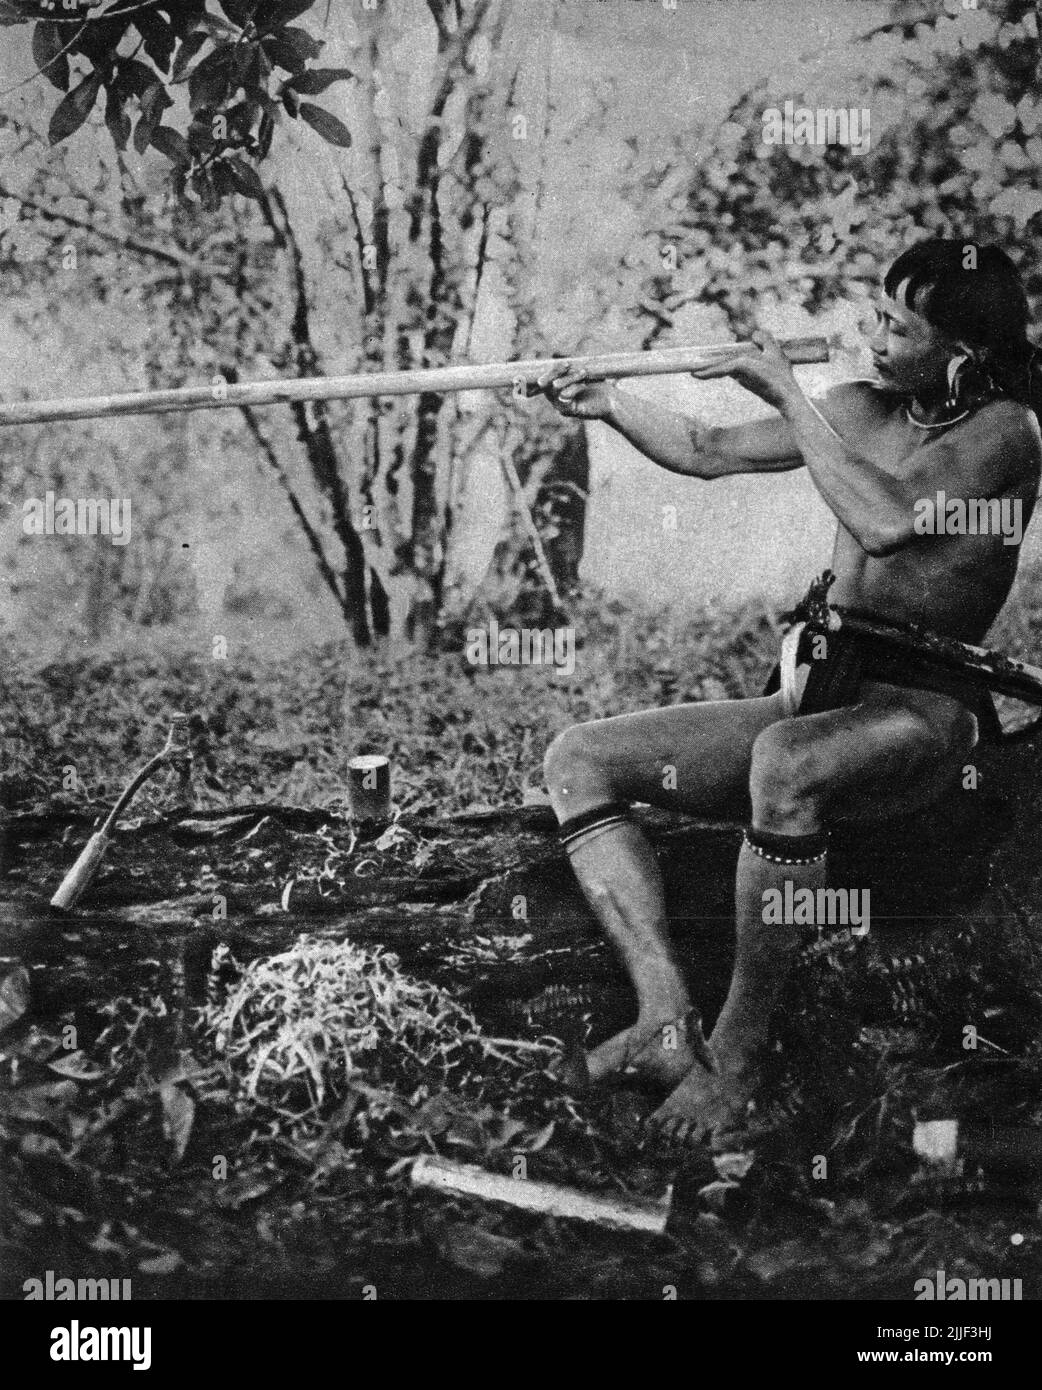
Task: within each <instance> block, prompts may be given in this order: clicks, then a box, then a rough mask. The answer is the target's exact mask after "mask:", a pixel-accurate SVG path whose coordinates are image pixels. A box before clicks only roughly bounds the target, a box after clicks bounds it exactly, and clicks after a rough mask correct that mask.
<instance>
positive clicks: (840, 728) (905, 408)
mask: <svg viewBox="0 0 1042 1390" xmlns="http://www.w3.org/2000/svg"><path fill="white" fill-rule="evenodd" d="M1027 325H1028V306H1027V300H1026V296H1025V294H1024V291H1023V288H1022V286H1021V284H1020V280H1019V277H1018V275H1017V272H1016V270H1015V268H1014V266H1013V263H1012V262H1011V261H1010V260H1009V258H1008V257H1007V256H1006V255H1005V254H1004V253H1002V252H1001V251H999V250H997V249H996V248H990V247H977V246H972V245H970V244H968V243H962V242H945V241H934V242H924V243H920V244H918V245H915V246H913V247H911V248H910V249H909V250H908V251H906V252H904V253H903V254H902V255H901V256H900V257H899V258H898V260H897V261H896V262H895V263H894V265H893V266H892V267H891V268H890V270H889V271H888V272H887V275H886V277H885V279H884V285H883V294H882V297H881V300H880V304H879V309H878V328H877V331H876V332H875V334H874V336H873V338H872V342H871V347H872V353H873V358H874V363H875V366H876V369H877V377H878V379H876V380H871V381H852V382H848V383H845V384H844V385H841V386H838V387H836V388H834V389H832V390H830V391H829V392H828V393H827V394H826V395H825V396H824V397H823V398H822V399H821V400H820V401H817V402H812V401H811V400H809V399H808V398H807V396H806V395H805V394H804V392H803V391H802V390H801V388H800V386H799V384H798V383H797V381H796V379H795V377H794V375H793V372H792V369H791V367H790V366H789V364H788V362H787V361H786V359H785V357H784V356H783V354H782V352H781V350H780V349H779V347H778V345H777V344H776V343H775V342H774V340H773V339H771V338H770V337H768V336H767V335H759V337H758V339H757V341H758V343H759V345H760V347H761V349H762V350H761V352H760V353H759V354H758V355H753V356H741V357H739V356H735V357H732V358H729V359H726V360H723V361H718V362H717V363H715V364H714V365H712V366H710V367H706V368H705V369H703V370H702V371H699V372H696V373H694V374H693V375H694V376H695V377H696V378H697V379H701V380H709V379H711V378H714V377H721V376H730V377H732V378H733V379H734V380H735V381H737V382H739V383H740V384H741V385H742V386H744V387H745V388H746V389H747V390H749V391H751V392H752V393H753V394H754V395H756V396H759V397H760V399H761V400H763V401H764V402H766V404H767V405H769V406H771V407H772V409H773V412H774V413H773V414H772V415H771V416H769V417H766V418H763V419H761V420H757V421H755V422H752V423H749V424H743V425H734V426H730V427H718V428H713V427H711V426H708V425H706V424H704V423H703V422H702V421H700V420H698V419H693V418H690V417H688V416H685V415H680V414H677V413H675V412H673V411H670V410H667V409H665V408H663V407H662V406H659V405H655V404H653V403H651V402H649V401H647V400H642V399H641V398H640V397H638V396H635V395H632V394H629V393H627V392H625V391H624V390H621V389H619V388H618V387H616V386H615V385H613V384H610V383H593V382H586V381H584V379H583V373H582V371H581V370H578V369H570V368H568V367H567V364H562V366H561V367H560V368H555V369H554V371H553V372H552V373H548V374H547V375H546V376H545V377H544V378H543V379H542V380H541V381H540V383H539V385H540V387H541V388H542V390H543V391H544V393H545V394H546V395H547V397H548V398H549V399H550V400H551V401H552V402H553V404H554V405H555V406H556V408H557V409H558V410H559V411H561V412H562V413H563V414H565V415H569V416H575V417H579V418H582V419H593V420H603V421H605V422H606V423H608V424H610V425H611V426H613V428H615V429H616V430H618V431H619V433H620V434H622V435H623V436H624V437H625V438H626V439H628V440H629V441H630V442H631V443H632V444H634V445H635V446H636V447H637V448H638V449H639V450H640V451H641V452H642V453H643V454H645V455H647V457H648V458H650V459H652V460H653V461H654V462H656V463H658V464H661V466H662V467H663V468H667V469H669V470H670V471H671V472H674V473H682V474H687V475H688V476H690V477H692V478H697V479H699V480H706V481H708V480H711V479H713V478H722V477H728V476H730V475H731V474H735V473H776V472H782V471H784V470H787V469H794V468H806V469H807V471H808V473H809V474H810V477H811V479H812V481H813V483H814V485H815V486H816V488H817V490H818V492H819V493H820V494H821V496H822V498H823V499H824V501H825V503H826V504H827V506H828V507H829V509H830V510H831V511H832V513H833V514H834V515H835V517H836V520H837V522H838V526H837V529H836V540H835V547H834V550H833V554H832V562H831V566H832V569H833V570H834V571H835V575H836V582H835V587H834V590H833V592H832V593H831V594H830V596H829V597H830V600H831V601H833V602H835V603H837V604H839V605H846V606H847V607H850V608H856V609H859V610H867V611H869V612H871V613H873V614H876V615H878V616H880V617H882V618H885V619H887V620H891V621H898V622H906V623H915V624H921V625H922V626H924V627H927V628H930V629H932V630H934V631H936V632H939V633H944V634H947V635H949V636H952V637H957V638H960V639H962V640H964V641H968V642H979V641H980V639H981V638H982V637H983V636H984V634H985V633H986V632H987V629H988V628H989V627H990V625H991V623H992V622H993V621H994V619H995V617H996V615H997V614H998V612H999V610H1000V609H1001V607H1002V605H1003V603H1004V602H1005V599H1006V597H1007V595H1008V593H1009V591H1010V588H1011V586H1012V583H1013V579H1014V576H1015V574H1016V569H1017V563H1018V551H1019V540H1020V535H1019V534H1018V535H1016V536H1010V535H1008V534H1007V535H1003V534H1001V532H999V531H998V530H995V531H994V532H993V533H991V534H949V535H944V534H940V535H939V534H921V532H922V530H923V527H922V526H921V525H920V526H917V517H921V516H922V515H923V514H924V508H923V502H924V499H934V498H935V497H936V495H937V493H938V492H943V493H945V494H946V497H947V498H949V499H952V498H954V499H964V500H969V499H1003V500H1005V501H1006V502H1007V504H1008V506H1007V512H1006V515H1010V514H1017V508H1016V505H1015V504H1018V503H1019V515H1020V517H1021V519H1022V523H1023V526H1025V527H1026V525H1027V522H1028V519H1029V518H1030V515H1031V511H1032V508H1033V506H1034V503H1035V498H1036V494H1037V491H1038V485H1039V474H1040V463H1042V440H1040V434H1039V425H1038V420H1037V418H1036V414H1035V411H1034V409H1033V406H1035V405H1037V404H1038V379H1039V377H1038V372H1037V369H1036V366H1035V363H1036V362H1037V360H1038V359H1037V357H1036V356H1035V355H1034V354H1033V349H1032V347H1031V344H1030V343H1029V340H1028V337H1027ZM917 503H919V506H918V508H917V505H916V504H917ZM1011 508H1012V512H1011V510H1010V509H1011ZM996 511H997V509H993V510H992V512H991V515H994V514H995V512H996ZM1011 541H1015V542H1016V543H1011ZM826 664H827V663H826ZM897 665H898V666H899V665H900V663H899V662H898V663H897ZM913 666H914V663H913ZM858 669H859V676H858V678H857V679H856V681H855V684H854V687H853V689H850V690H848V691H847V692H846V693H845V695H844V694H843V693H842V692H841V693H840V695H838V696H835V692H834V698H833V700H831V701H830V700H825V701H824V702H821V701H819V703H818V704H817V705H813V704H812V706H811V709H812V710H813V711H814V712H808V709H807V702H806V700H805V699H804V700H802V701H800V703H798V704H797V706H796V708H795V711H794V710H793V707H792V704H791V692H790V693H789V703H788V704H787V703H786V698H785V695H784V694H783V693H781V692H779V693H777V694H771V695H765V696H762V697H760V698H753V699H745V700H724V701H719V702H713V703H705V704H691V705H679V706H674V707H672V708H669V709H660V710H649V711H647V712H644V713H639V714H627V715H622V716H620V717H618V718H614V719H605V720H598V721H596V722H593V723H588V724H580V725H576V726H575V727H573V728H571V729H568V730H566V731H565V732H564V733H563V734H562V735H560V736H559V737H558V738H556V739H555V740H554V742H553V743H552V745H551V746H550V749H549V751H548V753H547V755H546V763H545V768H546V778H547V785H548V787H549V790H550V795H551V798H552V801H553V805H554V809H555V811H556V813H557V816H558V819H559V821H560V822H561V838H562V841H563V842H564V844H565V846H566V848H567V850H568V852H569V854H570V855H571V859H572V864H573V865H574V868H575V872H576V874H577V875H578V878H579V882H580V884H581V885H582V888H583V891H584V893H585V895H586V897H587V899H588V901H589V902H590V904H591V906H592V908H593V910H594V912H595V913H596V915H597V917H598V919H599V921H600V923H601V925H602V927H603V930H604V931H605V933H606V935H607V936H608V938H609V939H610V940H611V941H612V942H613V944H614V945H615V947H616V948H617V950H618V951H619V953H620V956H621V958H622V961H623V963H624V965H625V967H626V970H627V972H628V974H629V976H630V978H631V980H632V982H633V985H634V988H635V991H636V999H637V1019H636V1022H635V1023H634V1024H633V1026H632V1027H631V1028H629V1029H627V1030H626V1031H625V1032H623V1033H621V1034H619V1035H618V1036H617V1037H614V1038H611V1039H610V1040H609V1041H607V1042H605V1043H603V1044H602V1045H601V1046H600V1047H598V1048H596V1049H595V1050H594V1051H593V1052H592V1053H591V1054H590V1056H589V1058H588V1065H589V1072H590V1077H591V1079H592V1080H593V1081H597V1080H599V1079H603V1078H605V1077H608V1076H610V1075H612V1074H615V1073H618V1072H620V1071H627V1072H630V1073H633V1072H636V1073H638V1074H639V1076H640V1077H642V1078H643V1079H646V1080H648V1081H650V1082H654V1083H657V1084H659V1085H661V1086H663V1087H665V1088H668V1089H669V1094H668V1098H667V1099H666V1100H665V1102H664V1103H663V1104H662V1105H661V1106H660V1108H659V1109H658V1110H657V1111H656V1112H655V1114H654V1116H653V1117H652V1118H653V1121H654V1122H655V1124H656V1125H657V1126H658V1127H660V1129H661V1130H662V1131H663V1132H664V1133H666V1134H667V1135H671V1136H673V1137H674V1138H678V1137H679V1138H685V1139H686V1138H688V1137H692V1136H699V1135H702V1134H706V1133H710V1132H712V1131H714V1130H718V1129H721V1128H722V1129H724V1130H726V1129H729V1128H731V1127H732V1126H733V1125H735V1124H740V1122H741V1120H742V1118H743V1116H744V1115H745V1114H746V1113H747V1102H748V1100H749V1098H750V1096H751V1092H752V1089H753V1084H754V1080H755V1061H756V1057H757V1053H758V1052H759V1050H760V1048H761V1046H762V1044H763V1043H764V1041H765V1040H766V1037H767V1029H768V1024H769V1022H770V1018H771V1013H772V1010H773V1007H774V1005H775V1002H776V1000H777V998H778V995H779V991H780V989H781V986H782V984H783V982H784V981H785V978H786V976H787V974H788V972H789V969H790V967H791V965H792V962H793V960H794V957H795V954H796V951H797V948H798V945H799V941H800V933H799V929H798V927H795V926H779V925H774V924H771V925H766V924H765V922H764V912H763V905H764V902H765V893H766V892H767V890H771V889H774V890H782V891H784V886H785V882H786V880H789V881H791V882H792V884H793V887H794V889H798V888H803V887H809V888H812V889H816V888H818V887H822V886H824V885H825V883H826V875H827V832H828V827H829V825H830V823H832V822H834V821H835V820H837V819H839V818H843V819H851V818H858V817H864V818H872V819H875V818H879V817H881V816H886V815H888V814H891V813H894V812H897V811H901V812H907V811H908V810H910V809H914V808H917V807H921V806H924V805H926V804H928V803H930V802H931V801H933V800H935V799H936V798H937V797H939V796H941V795H942V794H943V793H944V792H945V791H946V790H947V789H949V788H950V787H952V786H953V785H954V783H955V782H956V780H957V778H958V776H959V775H960V773H961V769H962V768H963V766H964V764H965V762H966V760H967V755H968V754H969V753H970V750H971V749H972V748H973V747H974V746H975V744H976V742H977V740H978V738H979V737H980V734H981V729H980V721H979V719H978V715H979V714H980V713H981V707H980V703H979V701H978V702H976V704H975V702H974V698H973V697H972V695H970V694H968V693H966V691H964V690H960V689H959V688H958V685H957V683H955V684H949V685H947V686H946V685H945V683H944V682H943V681H940V682H939V681H936V680H934V681H931V680H930V679H929V677H928V676H924V675H922V674H921V673H917V672H916V671H915V670H914V669H912V670H903V671H900V670H898V669H897V666H895V664H894V663H893V662H890V663H889V665H888V664H887V663H886V662H885V661H882V662H878V661H877V662H876V663H875V664H874V665H873V662H872V661H871V660H865V661H863V663H862V666H861V667H860V668H858ZM826 684H827V682H826ZM985 698H987V697H985ZM989 710H990V705H989ZM666 766H672V767H675V768H676V778H675V781H676V791H664V790H663V785H662V784H663V775H662V769H663V768H664V767H666ZM632 802H647V803H651V804H653V805H658V806H666V807H672V808H676V809H678V810H684V811H688V812H691V813H695V814H698V815H701V816H713V815H720V814H728V813H730V814H734V813H735V811H736V809H737V810H738V812H739V814H742V815H743V816H744V817H746V818H748V823H749V828H748V830H747V832H746V836H745V840H744V843H743V845H742V849H741V851H740V854H739V859H738V869H737V882H736V888H735V902H736V917H737V943H736V961H735V967H734V974H733V978H732V981H731V986H730V991H729V993H728V996H727V1000H726V1002H725V1004H724V1006H723V1009H722V1011H721V1013H720V1016H719V1018H718V1019H717V1022H716V1026H715V1028H714V1030H713V1033H712V1036H711V1037H710V1038H709V1040H708V1044H707V1043H706V1040H705V1039H704V1038H703V1036H702V1033H701V1028H700V1025H699V1023H698V1015H697V1011H695V1010H693V1009H692V1001H691V999H690V997H689V995H688V990H687V986H686V984H685V981H684V977H683V975H682V972H681V970H680V968H679V966H678V964H677V961H676V959H675V957H674V954H673V952H672V950H671V947H670V942H669V939H668V933H667V926H666V915H665V906H664V898H663V885H662V880H661V876H660V873H659V869H658V866H657V863H656V859H655V856H654V853H653V852H652V849H651V847H650V846H649V844H648V842H647V840H646V839H645V838H644V836H643V834H642V833H641V831H640V830H639V829H638V828H637V826H636V825H635V824H634V823H633V822H632V820H631V819H630V818H629V814H628V812H629V805H630V803H632ZM775 900H777V899H775ZM667 1038H668V1041H667Z"/></svg>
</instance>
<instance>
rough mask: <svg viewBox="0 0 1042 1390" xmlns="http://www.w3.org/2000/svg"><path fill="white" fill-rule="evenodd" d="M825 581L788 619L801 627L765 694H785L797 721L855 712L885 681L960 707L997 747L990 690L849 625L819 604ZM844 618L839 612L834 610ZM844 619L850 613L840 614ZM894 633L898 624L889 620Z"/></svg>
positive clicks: (787, 643)
mask: <svg viewBox="0 0 1042 1390" xmlns="http://www.w3.org/2000/svg"><path fill="white" fill-rule="evenodd" d="M823 583H824V579H823V580H819V581H816V582H815V585H812V587H811V592H810V594H809V595H808V597H807V598H806V599H804V600H803V601H802V603H801V605H799V606H798V607H797V608H796V609H794V610H793V611H792V613H790V614H786V615H785V617H787V618H789V619H792V620H793V621H794V625H793V626H792V627H790V629H789V631H788V632H787V633H786V636H785V638H784V640H783V642H782V653H781V660H780V661H779V663H778V664H777V665H776V666H775V668H774V670H773V671H772V672H771V675H770V678H769V679H768V682H767V685H766V687H765V689H764V694H765V695H772V694H774V693H775V692H776V691H778V690H781V691H782V693H783V694H784V696H785V704H786V713H787V714H789V715H797V714H799V715H803V714H822V713H824V712H825V711H827V710H833V709H841V708H842V707H843V706H845V705H853V704H856V703H857V702H858V700H859V699H860V697H861V691H862V687H863V686H864V685H865V683H866V682H871V681H880V682H882V683H884V684H886V685H893V686H898V687H901V688H904V689H907V690H932V691H936V692H937V693H939V694H941V695H948V696H950V697H951V698H952V699H955V700H958V701H959V702H960V704H962V705H964V706H965V708H966V709H968V710H969V711H970V713H971V714H973V715H974V716H975V717H976V720H977V728H978V737H979V738H980V740H981V741H982V742H988V743H991V742H997V741H998V739H999V738H1000V737H1001V724H1000V723H999V717H998V714H997V712H996V709H995V702H994V700H993V699H992V695H991V692H990V690H988V689H987V688H986V687H985V686H983V685H982V684H981V680H980V678H979V675H978V676H977V677H976V678H974V677H973V676H972V675H970V674H968V673H965V672H962V671H959V670H957V669H950V668H947V667H944V666H940V665H937V664H936V663H935V662H933V661H931V660H929V659H928V657H927V656H926V655H919V654H917V653H916V652H915V651H909V650H908V649H907V648H903V647H897V646H895V645H894V644H893V643H892V642H888V641H887V640H886V638H885V637H880V636H876V635H874V634H871V633H866V632H860V631H856V630H853V629H852V628H851V627H848V626H844V625H843V623H842V618H841V617H832V618H830V617H829V612H830V610H828V609H827V608H825V607H823V605H822V604H821V603H820V602H819V601H818V600H819V599H820V598H821V597H822V596H823V594H824V592H826V591H827V587H828V586H827V584H825V586H824V589H822V587H821V586H822V584H823ZM831 611H832V612H836V610H831ZM839 613H842V610H839ZM888 624H889V626H891V627H894V628H897V627H899V625H898V624H895V623H893V621H892V620H888Z"/></svg>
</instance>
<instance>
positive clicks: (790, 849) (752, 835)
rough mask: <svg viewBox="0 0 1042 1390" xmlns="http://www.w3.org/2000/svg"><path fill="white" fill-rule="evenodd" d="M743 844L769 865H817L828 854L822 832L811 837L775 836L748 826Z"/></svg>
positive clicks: (826, 838)
mask: <svg viewBox="0 0 1042 1390" xmlns="http://www.w3.org/2000/svg"><path fill="white" fill-rule="evenodd" d="M744 843H745V844H746V845H748V847H749V848H750V849H751V850H752V852H753V854H758V855H759V856H760V858H761V859H766V860H767V862H768V863H770V864H819V863H820V862H821V861H822V860H823V859H824V858H825V856H826V854H827V853H828V847H829V837H828V834H827V833H826V832H825V831H824V830H822V831H818V832H817V833H815V834H813V835H776V834H774V832H773V831H771V830H757V829H756V828H755V826H750V827H749V829H748V830H747V831H746V832H745V840H744Z"/></svg>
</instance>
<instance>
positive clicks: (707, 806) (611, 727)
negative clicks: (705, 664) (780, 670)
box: [582, 695, 784, 819]
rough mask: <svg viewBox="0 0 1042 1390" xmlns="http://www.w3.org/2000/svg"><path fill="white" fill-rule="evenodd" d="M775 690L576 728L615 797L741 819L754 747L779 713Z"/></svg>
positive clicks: (745, 813) (746, 805)
mask: <svg viewBox="0 0 1042 1390" xmlns="http://www.w3.org/2000/svg"><path fill="white" fill-rule="evenodd" d="M783 713H784V712H783V709H782V703H781V697H780V696H779V695H770V696H759V697H756V698H752V699H748V700H717V701H710V702H707V703H705V704H691V705H671V706H669V707H668V708H666V709H655V710H641V711H640V712H638V713H636V714H620V715H617V716H615V717H614V718H612V719H601V720H597V721H596V722H595V723H592V724H587V725H584V726H582V727H583V731H584V732H585V733H586V734H587V735H588V736H589V738H590V740H591V745H592V747H594V748H595V749H596V752H597V760H598V762H599V763H600V764H601V766H602V767H603V769H604V771H605V773H606V774H607V775H608V778H609V780H610V782H611V786H612V789H613V793H614V795H615V796H617V797H619V798H620V799H622V800H628V801H645V802H648V803H649V804H650V805H652V806H662V807H666V808H668V809H671V810H679V811H688V812H690V813H692V814H697V815H703V816H725V815H731V816H738V817H741V818H743V819H745V818H747V817H748V811H749V767H750V763H751V760H752V750H753V744H754V743H755V741H756V739H757V737H758V736H759V735H760V734H761V733H762V732H763V730H764V729H766V728H767V727H768V726H769V725H770V724H773V723H776V722H777V721H778V720H779V719H781V718H782V717H783Z"/></svg>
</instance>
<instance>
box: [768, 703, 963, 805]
mask: <svg viewBox="0 0 1042 1390" xmlns="http://www.w3.org/2000/svg"><path fill="white" fill-rule="evenodd" d="M794 722H795V723H796V724H798V725H799V726H800V733H801V734H804V735H805V736H806V739H807V743H808V745H809V747H810V748H811V749H812V750H813V754H812V760H811V762H812V769H813V770H812V773H811V776H812V778H813V779H814V780H815V782H816V799H817V800H818V801H819V804H820V805H821V808H822V813H823V816H824V818H825V821H826V823H835V822H836V821H859V820H879V819H883V818H886V817H889V816H894V815H901V814H906V813H908V812H911V811H915V810H919V809H921V808H923V807H925V806H928V805H930V804H931V803H932V802H933V801H936V800H937V798H938V797H940V796H942V795H943V794H944V793H945V792H947V791H948V790H950V789H951V788H952V787H953V786H954V785H955V784H956V783H957V781H958V780H959V778H960V777H961V775H962V771H963V768H964V766H965V764H966V760H967V758H968V757H969V756H970V754H971V753H972V751H973V748H974V746H975V745H976V742H977V721H976V719H975V718H974V716H973V715H972V714H971V713H970V712H969V711H968V710H967V709H966V708H965V707H964V706H963V705H961V704H959V702H958V701H956V700H953V699H951V698H950V697H949V696H946V695H939V694H936V693H934V692H932V691H925V690H905V689H898V688H897V687H895V686H885V685H881V684H871V685H868V686H866V687H865V689H864V691H863V693H862V698H861V700H860V701H859V703H858V704H856V705H851V706H847V707H845V708H842V709H837V710H829V711H827V712H826V713H824V714H813V715H807V716H803V717H799V718H798V719H797V720H796V721H794ZM800 741H801V743H802V742H803V740H800Z"/></svg>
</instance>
